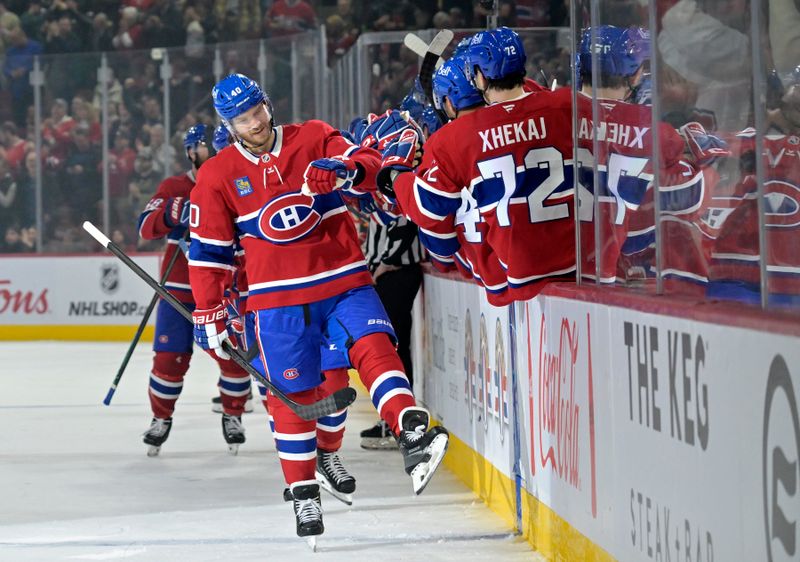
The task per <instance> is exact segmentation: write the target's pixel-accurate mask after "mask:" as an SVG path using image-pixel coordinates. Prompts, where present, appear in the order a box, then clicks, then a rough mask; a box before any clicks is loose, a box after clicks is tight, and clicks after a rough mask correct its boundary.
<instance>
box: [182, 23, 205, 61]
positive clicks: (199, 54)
mask: <svg viewBox="0 0 800 562" xmlns="http://www.w3.org/2000/svg"><path fill="white" fill-rule="evenodd" d="M205 33H206V32H205V30H204V29H203V25H202V24H201V23H200V22H199V21H198V20H196V19H193V20H191V21H190V22H189V24H188V25H187V26H186V56H187V57H188V58H190V59H202V58H203V57H204V56H205V42H206V37H205Z"/></svg>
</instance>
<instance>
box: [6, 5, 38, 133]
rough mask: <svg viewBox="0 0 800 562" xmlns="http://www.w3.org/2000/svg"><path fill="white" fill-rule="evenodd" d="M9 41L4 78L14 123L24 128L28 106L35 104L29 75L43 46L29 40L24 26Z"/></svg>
mask: <svg viewBox="0 0 800 562" xmlns="http://www.w3.org/2000/svg"><path fill="white" fill-rule="evenodd" d="M0 6H2V4H0ZM3 29H4V28H3ZM8 40H9V47H8V48H7V49H6V61H5V64H4V65H3V76H5V78H6V80H8V89H9V90H10V91H11V99H12V113H13V116H14V122H15V123H16V124H17V125H20V126H23V125H25V114H26V112H27V110H28V106H29V105H30V104H31V103H33V88H32V87H31V84H30V81H29V73H30V71H31V70H33V57H34V56H36V55H40V54H42V45H41V44H40V43H38V42H36V41H33V40H31V39H28V36H27V34H26V33H25V30H23V29H22V26H17V27H15V28H13V29H12V30H11V31H10V32H8Z"/></svg>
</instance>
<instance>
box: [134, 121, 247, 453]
mask: <svg viewBox="0 0 800 562" xmlns="http://www.w3.org/2000/svg"><path fill="white" fill-rule="evenodd" d="M209 132H210V131H208V129H207V128H206V126H205V125H203V124H197V125H195V126H193V127H191V128H190V129H189V130H188V131H187V132H186V134H185V135H184V139H183V144H184V147H185V149H186V156H187V158H188V159H189V161H190V162H191V164H192V168H191V170H189V171H188V172H187V173H185V174H181V175H179V176H172V177H169V178H167V179H165V180H164V181H163V182H162V183H161V185H160V186H159V187H158V190H157V192H156V194H155V195H154V196H153V198H152V199H150V202H149V203H148V204H147V206H146V207H145V209H144V211H143V212H142V214H141V216H140V217H139V235H140V236H141V237H142V238H143V239H146V240H158V239H161V238H165V237H166V239H167V250H166V254H165V256H164V259H163V260H162V262H161V264H162V268H164V267H166V266H165V264H166V263H167V262H169V261H170V258H171V257H172V254H173V253H175V252H181V248H180V244H181V243H183V238H184V234H185V233H186V229H187V228H188V226H189V195H190V192H191V191H192V188H193V187H194V185H195V177H196V174H197V172H198V170H200V168H201V166H203V164H204V163H205V162H206V161H207V160H208V159H209V158H210V157H211V155H212V153H211V151H210V150H209V147H210V144H211V142H210V141H211V139H210V134H208V133H209ZM162 274H163V271H162ZM165 286H166V288H167V289H168V290H169V292H170V293H171V294H173V295H174V296H175V297H176V298H178V300H180V301H181V302H183V303H184V304H185V305H186V306H187V307H189V308H194V300H193V299H192V293H191V290H190V287H189V272H188V267H187V262H186V257H185V256H183V255H178V257H177V261H176V262H175V265H174V267H173V269H172V272H171V273H170V276H169V278H168V279H167V280H166V284H165ZM153 350H154V351H155V356H154V358H153V370H152V372H151V374H150V386H149V395H150V406H151V408H152V411H153V420H152V422H151V425H150V428H149V429H148V430H147V431H146V432H145V434H144V442H145V444H147V445H149V450H148V455H150V456H154V455H157V454H158V452H159V450H160V448H161V445H162V444H163V443H164V442H165V441H166V440H167V437H169V433H170V430H171V429H172V414H173V412H174V411H175V402H176V401H177V400H178V397H179V396H180V394H181V389H182V388H183V378H184V376H185V375H186V372H187V371H188V369H189V362H190V360H191V357H192V325H191V324H190V323H189V322H187V321H186V320H185V319H183V318H182V317H181V316H180V315H179V314H178V313H177V312H175V311H174V310H173V308H172V307H171V306H169V305H168V304H167V303H166V302H164V301H160V302H159V303H158V309H157V312H156V329H155V342H154V344H153ZM217 362H218V363H219V366H220V371H221V374H220V379H219V391H220V398H221V402H222V407H223V415H222V433H223V436H224V438H225V441H226V442H227V443H228V445H229V448H230V450H231V452H232V453H234V454H235V453H236V452H237V450H238V446H239V444H241V443H244V441H245V435H244V428H243V427H242V423H241V415H242V411H243V409H244V404H245V401H246V399H247V395H248V394H249V392H250V377H249V375H248V374H247V373H246V372H245V371H244V370H243V369H242V368H241V367H239V366H238V365H236V363H234V362H233V361H231V360H230V359H218V361H217Z"/></svg>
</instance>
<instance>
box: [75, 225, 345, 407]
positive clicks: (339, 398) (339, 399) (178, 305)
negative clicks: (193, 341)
mask: <svg viewBox="0 0 800 562" xmlns="http://www.w3.org/2000/svg"><path fill="white" fill-rule="evenodd" d="M83 229H84V230H85V231H86V232H88V233H89V234H90V235H91V236H92V238H94V239H95V240H97V241H98V242H100V244H102V245H103V246H104V247H105V248H107V249H108V250H109V251H110V252H111V253H112V254H114V255H115V256H117V258H119V259H120V261H122V263H124V264H125V265H126V266H127V267H128V269H130V270H131V271H133V272H134V273H135V274H136V275H137V276H139V278H140V279H142V281H144V282H145V283H147V284H148V285H150V288H152V289H153V290H154V291H155V292H156V293H158V296H160V297H161V298H162V299H164V300H165V301H166V302H167V303H168V304H169V305H170V306H172V308H174V309H175V311H176V312H178V313H179V314H180V315H181V316H183V317H184V318H185V319H186V320H188V321H189V322H192V313H191V312H189V309H187V308H186V307H185V306H184V305H183V303H182V302H180V301H179V300H178V299H176V298H175V297H174V296H173V295H172V294H170V292H169V291H167V290H166V289H164V287H162V286H161V285H159V284H158V281H156V280H155V279H153V278H152V277H151V276H150V275H149V274H148V273H147V272H146V271H145V270H144V269H142V268H141V267H140V266H139V264H137V263H136V262H135V261H133V260H132V259H131V258H130V257H129V256H128V254H126V253H125V251H124V250H122V248H120V247H119V246H117V245H116V244H114V243H113V242H112V241H111V240H109V239H108V237H107V236H106V235H105V234H103V233H102V232H100V230H99V229H98V228H97V227H96V226H94V225H93V224H92V223H91V222H89V221H85V222H84V223H83ZM222 350H223V351H224V352H226V353H227V354H228V355H230V356H231V359H233V360H234V361H235V362H236V364H237V365H239V366H240V367H241V368H242V369H244V370H245V371H247V372H248V373H249V374H250V375H251V376H252V377H253V378H255V379H256V380H257V381H258V382H260V383H261V384H262V385H264V386H266V387H267V388H268V389H269V390H270V391H271V392H272V393H273V394H274V395H275V397H276V398H278V399H279V400H280V401H281V402H283V403H284V404H286V405H287V406H288V407H289V408H290V409H291V410H292V411H293V412H294V413H295V414H297V415H298V416H300V417H301V418H303V419H304V420H308V421H311V420H315V419H317V418H320V417H323V416H328V415H330V414H333V413H334V412H338V411H339V410H342V409H344V408H345V407H347V406H349V405H350V404H352V402H353V400H355V393H354V392H348V391H349V390H352V389H349V388H343V389H340V390H338V391H337V392H335V393H334V394H333V395H331V396H329V397H328V398H325V399H323V400H321V401H319V402H315V403H313V404H298V403H297V402H295V401H294V400H292V399H291V398H289V397H288V396H286V394H285V393H284V392H283V391H281V390H280V389H279V388H278V387H276V386H275V385H274V384H273V383H272V382H271V381H269V380H267V379H266V378H264V376H263V375H262V374H261V373H259V372H258V371H257V370H256V369H255V368H254V367H253V366H252V365H251V364H250V363H249V362H248V361H247V359H246V358H245V356H244V355H243V354H242V352H241V351H240V350H239V349H237V348H235V347H233V346H232V345H230V343H229V342H228V341H225V342H223V344H222ZM348 399H349V402H348Z"/></svg>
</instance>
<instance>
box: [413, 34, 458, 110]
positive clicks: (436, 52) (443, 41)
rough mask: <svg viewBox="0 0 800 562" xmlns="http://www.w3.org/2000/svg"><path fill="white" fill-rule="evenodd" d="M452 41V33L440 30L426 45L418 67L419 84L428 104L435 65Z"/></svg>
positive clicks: (430, 101)
mask: <svg viewBox="0 0 800 562" xmlns="http://www.w3.org/2000/svg"><path fill="white" fill-rule="evenodd" d="M452 40H453V32H452V31H450V30H449V29H443V30H441V31H440V32H439V33H437V34H436V37H434V38H433V41H431V43H430V45H428V50H427V51H426V52H425V56H424V57H423V58H422V64H421V65H420V67H419V83H420V85H421V86H422V91H423V92H425V96H426V97H427V98H428V102H429V103H433V73H434V71H435V70H436V63H437V62H438V60H439V57H441V56H442V53H444V50H445V49H446V48H447V46H448V45H449V44H450V42H451V41H452Z"/></svg>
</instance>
